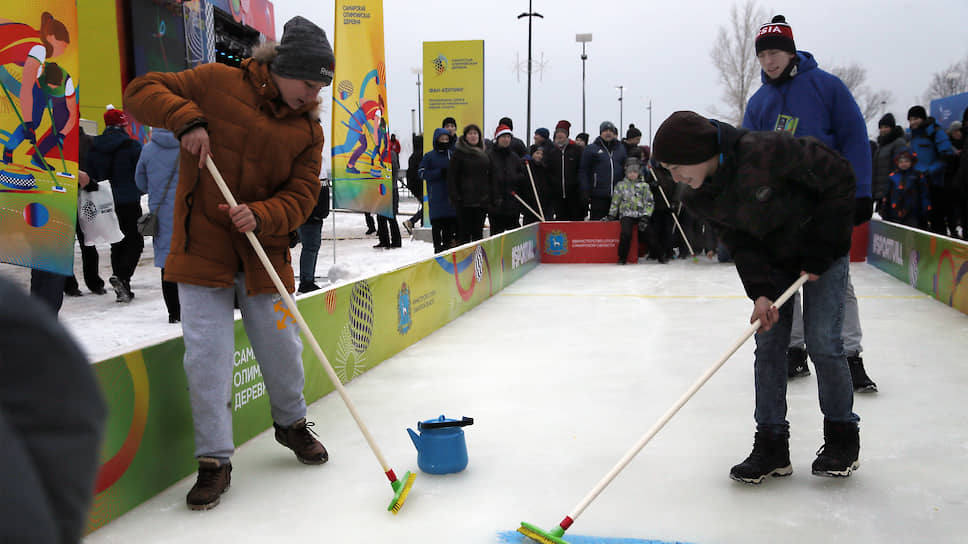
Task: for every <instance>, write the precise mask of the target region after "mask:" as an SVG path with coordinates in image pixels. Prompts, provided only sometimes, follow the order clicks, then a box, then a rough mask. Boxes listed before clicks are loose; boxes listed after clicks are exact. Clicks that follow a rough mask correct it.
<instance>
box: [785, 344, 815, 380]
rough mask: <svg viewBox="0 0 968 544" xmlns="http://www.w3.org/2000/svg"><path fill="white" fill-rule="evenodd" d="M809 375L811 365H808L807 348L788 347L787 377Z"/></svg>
mask: <svg viewBox="0 0 968 544" xmlns="http://www.w3.org/2000/svg"><path fill="white" fill-rule="evenodd" d="M809 375H810V367H808V366H807V350H805V349H803V348H789V349H787V377H788V378H799V377H801V376H809Z"/></svg>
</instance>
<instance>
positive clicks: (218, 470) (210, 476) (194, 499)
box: [186, 457, 232, 510]
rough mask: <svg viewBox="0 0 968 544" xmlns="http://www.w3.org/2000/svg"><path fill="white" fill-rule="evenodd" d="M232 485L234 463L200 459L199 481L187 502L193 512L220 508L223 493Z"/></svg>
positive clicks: (209, 458)
mask: <svg viewBox="0 0 968 544" xmlns="http://www.w3.org/2000/svg"><path fill="white" fill-rule="evenodd" d="M231 483H232V463H230V462H228V461H220V460H218V459H216V458H214V457H199V458H198V479H197V480H195V485H193V486H192V489H191V491H189V492H188V496H187V497H186V501H187V502H188V508H190V509H192V510H208V509H210V508H215V507H216V506H218V503H219V498H220V497H221V496H222V493H225V491H227V490H228V488H229V485H230V484H231Z"/></svg>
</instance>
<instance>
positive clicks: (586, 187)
mask: <svg viewBox="0 0 968 544" xmlns="http://www.w3.org/2000/svg"><path fill="white" fill-rule="evenodd" d="M625 158H626V154H625V145H624V144H622V142H621V141H620V140H619V139H618V138H615V139H614V140H612V141H611V143H609V144H606V143H605V140H603V139H602V137H601V136H599V137H598V138H595V141H594V142H592V143H591V144H589V145H588V147H586V148H585V152H584V153H582V156H581V166H580V167H579V169H578V178H579V180H580V181H581V192H582V194H583V195H589V196H597V197H603V198H611V196H612V189H614V188H615V185H616V184H617V183H618V182H620V181H622V180H623V179H625Z"/></svg>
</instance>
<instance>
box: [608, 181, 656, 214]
mask: <svg viewBox="0 0 968 544" xmlns="http://www.w3.org/2000/svg"><path fill="white" fill-rule="evenodd" d="M653 210H655V202H654V200H653V198H652V191H651V190H650V189H649V184H648V183H646V182H645V180H644V179H642V178H641V177H639V179H637V180H635V181H632V180H630V179H628V178H625V179H623V180H622V181H620V182H618V185H616V186H615V190H614V192H613V193H612V207H611V208H609V210H608V215H610V216H612V217H619V218H621V217H649V216H651V215H652V212H653Z"/></svg>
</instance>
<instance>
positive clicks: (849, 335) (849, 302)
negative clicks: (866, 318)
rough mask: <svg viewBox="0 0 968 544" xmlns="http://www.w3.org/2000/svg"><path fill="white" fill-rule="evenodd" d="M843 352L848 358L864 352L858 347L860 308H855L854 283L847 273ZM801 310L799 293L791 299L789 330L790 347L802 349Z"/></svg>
mask: <svg viewBox="0 0 968 544" xmlns="http://www.w3.org/2000/svg"><path fill="white" fill-rule="evenodd" d="M841 338H842V339H843V340H844V352H845V353H846V354H847V356H848V357H857V356H859V355H860V354H861V352H863V351H864V347H863V346H861V345H860V343H861V340H863V338H864V333H863V331H862V330H861V328H860V308H858V306H857V295H855V294H854V282H853V281H851V279H850V273H849V272H848V273H847V297H846V298H845V299H844V331H843V332H842V333H841ZM804 346H806V343H805V341H804V339H803V309H802V307H801V306H800V293H799V292H798V293H797V294H796V295H794V297H793V328H792V329H791V330H790V347H791V348H803V347H804Z"/></svg>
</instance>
